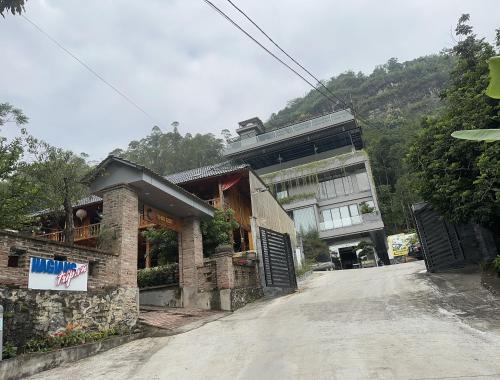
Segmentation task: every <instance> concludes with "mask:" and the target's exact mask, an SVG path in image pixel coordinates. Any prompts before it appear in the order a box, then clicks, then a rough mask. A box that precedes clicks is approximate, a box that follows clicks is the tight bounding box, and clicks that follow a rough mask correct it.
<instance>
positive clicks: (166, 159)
mask: <svg viewBox="0 0 500 380" xmlns="http://www.w3.org/2000/svg"><path fill="white" fill-rule="evenodd" d="M223 148H224V145H223V142H222V140H221V139H218V138H216V137H215V136H214V135H212V134H211V133H208V134H205V135H202V134H196V135H194V136H193V135H191V134H189V133H187V134H186V135H184V136H182V135H181V134H180V133H179V131H178V130H177V128H176V127H175V128H174V129H173V131H172V132H166V133H165V132H163V131H162V130H161V129H160V128H159V127H154V128H153V129H152V131H151V133H150V134H149V135H148V136H146V137H145V138H143V139H141V140H139V141H131V142H130V144H129V145H128V148H127V149H126V150H121V149H115V150H114V151H113V152H111V153H112V154H114V155H117V156H120V157H123V158H125V159H128V160H130V161H134V162H136V163H138V164H141V165H144V166H146V167H148V168H150V169H152V170H154V171H155V172H157V173H158V174H161V175H168V174H172V173H176V172H180V171H184V170H188V169H193V168H198V167H201V166H206V165H211V164H215V163H218V162H221V161H222V150H223Z"/></svg>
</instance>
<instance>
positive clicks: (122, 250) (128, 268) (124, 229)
mask: <svg viewBox="0 0 500 380" xmlns="http://www.w3.org/2000/svg"><path fill="white" fill-rule="evenodd" d="M102 198H103V218H102V222H101V228H102V229H105V230H108V231H109V235H110V241H109V248H110V251H111V252H112V253H114V254H116V255H118V256H119V258H120V259H119V266H118V268H117V271H118V285H119V286H123V287H130V288H137V252H138V244H137V240H138V228H139V211H138V209H139V202H138V198H137V193H136V192H135V191H134V190H133V189H132V188H131V187H129V186H126V185H119V186H114V187H111V188H108V189H104V190H103V191H102Z"/></svg>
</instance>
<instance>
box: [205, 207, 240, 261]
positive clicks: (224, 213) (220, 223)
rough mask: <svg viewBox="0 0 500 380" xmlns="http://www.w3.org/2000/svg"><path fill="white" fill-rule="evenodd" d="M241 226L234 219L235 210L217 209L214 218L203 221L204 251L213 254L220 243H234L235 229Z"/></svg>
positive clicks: (209, 254)
mask: <svg viewBox="0 0 500 380" xmlns="http://www.w3.org/2000/svg"><path fill="white" fill-rule="evenodd" d="M238 227H239V224H238V222H236V220H235V219H234V211H233V210H232V209H230V208H228V209H225V210H219V209H218V210H215V214H214V217H213V218H212V219H207V220H203V221H202V222H201V233H202V236H203V253H204V254H205V255H206V256H211V255H213V254H214V252H215V248H217V247H218V246H219V245H227V244H231V243H232V239H233V230H235V229H236V228H238Z"/></svg>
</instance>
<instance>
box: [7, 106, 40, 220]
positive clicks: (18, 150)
mask: <svg viewBox="0 0 500 380" xmlns="http://www.w3.org/2000/svg"><path fill="white" fill-rule="evenodd" d="M27 122H28V118H27V117H26V116H25V115H24V113H23V112H22V111H21V110H20V109H18V108H15V107H13V106H12V105H10V104H9V103H0V132H1V131H2V127H5V125H6V124H10V123H12V124H15V125H16V128H19V135H18V136H16V137H14V138H12V139H10V140H9V139H7V138H6V137H4V136H0V215H1V218H0V228H19V227H21V226H22V225H23V223H24V222H26V221H27V219H28V217H27V215H28V214H29V212H30V210H31V208H32V199H33V197H34V196H35V195H36V193H37V191H36V188H35V187H34V186H32V184H31V183H30V182H29V181H28V179H27V178H26V177H25V176H23V175H21V173H20V172H21V171H22V168H23V167H24V166H25V162H24V161H23V155H24V153H25V151H26V150H28V149H29V148H30V146H31V143H32V139H31V138H30V137H29V136H28V134H27V131H26V129H25V128H24V127H23V125H25V124H26V123H27Z"/></svg>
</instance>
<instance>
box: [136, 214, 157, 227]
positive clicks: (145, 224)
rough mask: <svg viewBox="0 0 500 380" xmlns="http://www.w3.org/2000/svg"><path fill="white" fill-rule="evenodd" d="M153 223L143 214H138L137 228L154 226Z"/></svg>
mask: <svg viewBox="0 0 500 380" xmlns="http://www.w3.org/2000/svg"><path fill="white" fill-rule="evenodd" d="M154 226H155V223H154V222H153V221H151V220H149V219H148V218H146V217H145V216H144V215H142V214H140V215H139V228H148V227H154Z"/></svg>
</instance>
